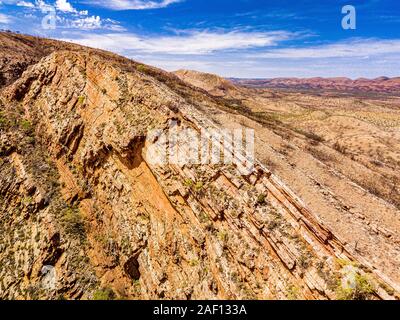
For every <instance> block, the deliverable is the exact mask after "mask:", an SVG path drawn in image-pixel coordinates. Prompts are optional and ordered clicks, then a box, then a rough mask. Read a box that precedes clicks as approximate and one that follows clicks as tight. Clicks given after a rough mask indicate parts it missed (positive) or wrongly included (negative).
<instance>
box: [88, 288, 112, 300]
mask: <svg viewBox="0 0 400 320" xmlns="http://www.w3.org/2000/svg"><path fill="white" fill-rule="evenodd" d="M115 298H116V296H115V293H114V291H113V290H112V289H111V288H101V289H98V290H96V291H95V292H94V294H93V300H101V301H106V300H114V299H115Z"/></svg>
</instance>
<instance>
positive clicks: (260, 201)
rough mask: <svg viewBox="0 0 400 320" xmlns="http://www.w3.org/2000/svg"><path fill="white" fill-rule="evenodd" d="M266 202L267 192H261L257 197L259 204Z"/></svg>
mask: <svg viewBox="0 0 400 320" xmlns="http://www.w3.org/2000/svg"><path fill="white" fill-rule="evenodd" d="M265 203H266V196H265V194H260V195H259V196H258V198H257V204H259V205H263V204H265Z"/></svg>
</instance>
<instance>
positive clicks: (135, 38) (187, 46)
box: [64, 31, 291, 55]
mask: <svg viewBox="0 0 400 320" xmlns="http://www.w3.org/2000/svg"><path fill="white" fill-rule="evenodd" d="M290 37H291V34H290V33H287V32H243V31H232V32H211V31H188V32H186V33H181V34H179V35H171V36H155V37H142V36H139V35H136V34H132V33H110V34H80V35H77V36H75V37H74V38H73V39H64V40H67V41H73V42H76V43H79V44H82V45H86V46H90V47H96V48H100V49H106V50H110V51H116V52H119V53H123V54H126V53H129V52H132V51H135V52H144V53H163V54H178V55H180V54H187V55H188V54H190V55H194V54H209V53H213V52H216V51H224V50H240V49H251V48H260V47H267V46H274V45H276V44H277V43H278V42H280V41H283V40H287V39H289V38H290Z"/></svg>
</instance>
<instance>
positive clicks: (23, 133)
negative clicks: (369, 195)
mask: <svg viewBox="0 0 400 320" xmlns="http://www.w3.org/2000/svg"><path fill="white" fill-rule="evenodd" d="M0 101H1V102H0V107H1V121H0V126H1V129H0V156H1V162H0V171H1V175H0V180H1V182H0V200H1V202H0V232H1V237H0V265H1V269H0V298H3V299H12V298H15V299H27V298H28V299H29V298H33V299H37V298H39V299H46V298H51V299H56V298H67V299H91V298H99V297H100V298H104V297H105V298H114V297H115V298H134V299H143V298H145V299H148V298H153V299H214V298H220V299H228V298H233V299H235V298H236V299H250V298H251V299H253V298H255V299H302V298H306V299H336V298H363V299H377V298H384V299H391V298H395V297H398V293H397V292H398V288H397V287H396V283H393V281H391V280H390V279H387V278H386V277H385V275H383V274H380V273H379V272H376V270H373V267H372V266H370V265H369V262H368V261H361V262H360V261H358V260H357V259H355V258H354V257H352V256H351V254H350V253H348V252H347V251H346V249H345V248H344V246H343V244H342V243H341V241H340V240H339V239H337V238H336V237H335V236H334V235H333V234H332V233H331V232H330V231H329V230H328V229H327V228H326V227H324V226H323V224H322V223H321V222H319V221H318V220H317V219H316V218H315V216H314V214H313V213H311V212H310V211H309V210H307V209H306V208H305V206H304V205H303V204H302V202H301V200H300V199H298V198H297V197H296V196H295V195H294V194H293V193H292V192H291V191H290V190H289V189H288V188H287V187H286V186H285V185H284V184H283V183H282V182H281V181H280V180H279V179H278V178H277V177H275V176H274V175H272V174H271V172H270V171H269V170H268V169H266V168H264V167H263V166H262V165H261V164H258V163H256V165H255V166H254V168H252V169H251V170H250V171H244V170H243V167H242V166H243V165H244V164H245V163H246V161H247V160H246V159H245V158H243V157H237V156H235V157H234V159H233V162H232V164H223V163H222V164H218V165H211V164H205V165H190V164H182V165H179V164H174V163H165V164H162V165H160V164H158V163H157V162H155V161H154V159H153V157H152V155H154V151H157V150H158V149H160V148H161V149H160V150H162V148H163V147H165V145H163V143H162V141H160V138H159V136H152V137H150V136H149V130H158V132H167V130H168V129H169V128H170V127H171V124H172V125H173V126H175V127H176V129H177V130H180V131H184V130H186V129H189V128H190V129H191V130H194V132H200V131H201V130H205V129H207V130H211V129H216V128H217V127H218V125H217V124H216V123H214V122H212V121H211V120H210V119H209V117H208V113H210V112H211V113H212V112H216V110H218V109H219V108H221V107H222V105H221V104H223V101H222V100H216V99H214V98H212V97H210V96H208V95H206V94H205V93H204V92H203V91H199V90H196V89H194V88H191V87H188V86H186V85H185V84H184V83H182V82H180V81H179V80H178V79H177V78H176V77H175V76H173V75H170V74H168V73H165V72H162V71H160V70H157V69H154V68H151V67H147V66H143V65H140V64H137V63H135V62H132V61H129V60H126V59H122V58H120V57H116V56H114V55H112V54H107V53H104V52H99V51H95V50H86V49H83V48H82V49H78V50H77V49H76V48H75V47H74V49H70V50H64V51H63V50H57V51H56V52H53V53H51V54H49V55H47V56H46V57H44V58H42V59H41V60H40V61H39V62H38V63H36V64H33V65H31V66H30V67H28V68H27V70H26V71H25V72H24V73H23V74H22V76H20V77H19V78H18V79H17V80H16V81H15V82H14V83H12V84H11V85H9V86H7V87H5V88H4V89H3V91H2V92H1V100H0ZM191 144H192V141H191V140H190V139H189V140H188V141H180V142H179V143H178V144H177V145H175V146H174V147H175V148H176V150H177V152H179V153H180V154H187V153H188V152H189V148H190V147H191ZM221 145H222V144H221ZM150 151H151V152H150Z"/></svg>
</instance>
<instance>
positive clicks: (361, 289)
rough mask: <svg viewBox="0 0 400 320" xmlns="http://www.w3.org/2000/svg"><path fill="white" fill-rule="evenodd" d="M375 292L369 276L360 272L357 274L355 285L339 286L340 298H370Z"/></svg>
mask: <svg viewBox="0 0 400 320" xmlns="http://www.w3.org/2000/svg"><path fill="white" fill-rule="evenodd" d="M373 293H374V288H373V286H372V285H371V283H370V282H369V281H368V279H367V277H365V276H362V275H360V274H356V275H355V281H354V287H353V286H348V287H346V288H344V287H343V285H342V284H340V285H339V286H338V289H337V297H338V299H339V300H368V299H370V298H371V296H372V294H373Z"/></svg>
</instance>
